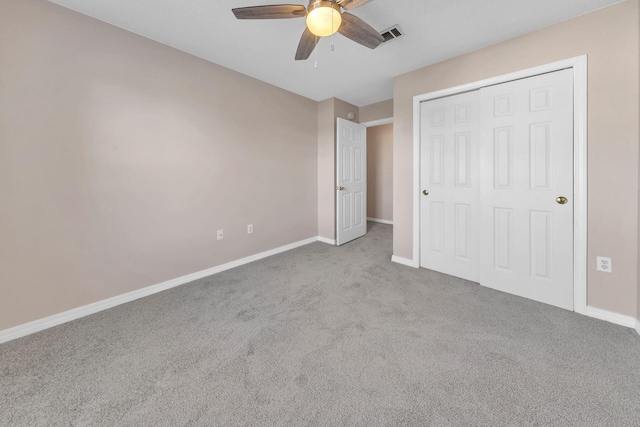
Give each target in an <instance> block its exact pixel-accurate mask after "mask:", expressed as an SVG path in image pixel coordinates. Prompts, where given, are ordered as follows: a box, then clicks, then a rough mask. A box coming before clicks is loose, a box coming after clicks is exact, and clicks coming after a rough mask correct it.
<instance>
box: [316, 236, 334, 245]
mask: <svg viewBox="0 0 640 427" xmlns="http://www.w3.org/2000/svg"><path fill="white" fill-rule="evenodd" d="M318 242H322V243H327V244H329V245H333V246H335V245H336V241H335V240H333V239H327V238H326V237H320V236H318Z"/></svg>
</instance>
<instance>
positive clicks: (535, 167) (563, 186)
mask: <svg viewBox="0 0 640 427" xmlns="http://www.w3.org/2000/svg"><path fill="white" fill-rule="evenodd" d="M467 103H470V104H471V105H473V104H475V107H469V108H468V111H469V113H470V114H471V116H470V117H471V122H470V123H469V124H468V127H464V126H465V125H464V124H462V123H456V116H455V114H456V109H460V108H462V107H460V106H462V105H466V104H467ZM465 108H466V107H465ZM474 111H475V112H477V113H478V114H479V118H478V120H477V121H474V119H473V117H474V116H473V114H474ZM474 123H475V124H476V125H478V126H479V127H480V133H479V134H476V135H477V137H476V138H475V140H476V141H480V142H479V143H478V144H472V145H471V148H470V149H469V150H468V151H467V153H468V155H469V158H465V157H464V155H461V153H462V151H461V149H460V148H459V146H460V145H461V142H460V141H465V142H464V143H463V144H462V145H465V144H466V142H467V141H471V142H473V141H474V136H473V135H474V129H476V130H477V129H478V127H474V126H473V124H474ZM420 132H421V156H420V159H421V188H420V191H421V192H422V191H425V190H426V191H428V195H424V194H421V196H420V197H421V204H420V208H421V210H420V212H421V213H420V254H421V255H420V258H421V259H420V265H421V266H423V267H427V268H430V269H433V270H436V271H441V272H443V273H447V274H451V275H454V276H457V277H462V278H466V279H469V280H473V281H479V282H480V284H481V285H483V286H487V287H490V288H494V289H497V290H501V291H504V292H509V293H512V294H516V295H520V296H523V297H526V298H530V299H533V300H536V301H541V302H545V303H548V304H552V305H555V306H559V307H563V308H566V309H569V310H572V309H573V74H572V71H571V70H563V71H557V72H553V73H548V74H543V75H539V76H535V77H530V78H526V79H521V80H516V81H512V82H507V83H503V84H499V85H495V86H489V87H486V88H482V89H480V90H479V91H475V92H470V93H467V94H462V95H455V96H451V97H447V98H442V99H439V100H434V101H428V102H424V103H423V104H422V105H421V123H420ZM462 135H468V136H462ZM465 148H466V147H465ZM478 162H479V163H480V164H479V165H478ZM462 164H465V166H466V167H467V168H468V170H469V173H468V174H467V175H464V174H463V175H460V172H461V171H462V170H465V171H466V170H467V168H462V167H461V165H462ZM474 167H475V168H478V169H475V170H474ZM478 170H479V172H478ZM474 174H475V175H474ZM463 176H464V177H468V179H469V186H468V187H465V186H464V185H460V184H461V182H462V181H461V177H463ZM475 177H478V178H477V179H476V178H475ZM465 190H466V191H465ZM474 197H475V198H474ZM474 201H475V203H476V204H475V205H474ZM467 226H468V227H469V228H465V227H467ZM461 236H465V237H461ZM474 239H475V241H474ZM461 242H466V243H467V244H468V245H469V249H467V250H466V254H469V256H470V258H471V260H473V254H474V251H475V253H476V254H477V258H476V262H475V264H474V263H473V262H462V261H463V260H464V259H465V258H464V256H461V255H465V252H464V251H463V252H461V251H460V248H464V247H465V245H461ZM474 268H475V270H474Z"/></svg>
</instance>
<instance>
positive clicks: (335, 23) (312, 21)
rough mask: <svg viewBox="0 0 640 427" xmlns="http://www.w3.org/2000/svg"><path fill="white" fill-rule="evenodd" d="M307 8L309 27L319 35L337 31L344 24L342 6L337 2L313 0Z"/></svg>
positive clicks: (324, 35)
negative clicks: (341, 12)
mask: <svg viewBox="0 0 640 427" xmlns="http://www.w3.org/2000/svg"><path fill="white" fill-rule="evenodd" d="M307 10H308V12H307V27H308V28H309V31H311V32H312V33H313V34H314V35H316V36H318V37H326V36H330V35H332V34H334V33H336V32H337V31H338V29H339V28H340V24H342V15H341V14H340V6H338V4H337V3H335V2H332V1H312V2H311V4H309V8H308V9H307Z"/></svg>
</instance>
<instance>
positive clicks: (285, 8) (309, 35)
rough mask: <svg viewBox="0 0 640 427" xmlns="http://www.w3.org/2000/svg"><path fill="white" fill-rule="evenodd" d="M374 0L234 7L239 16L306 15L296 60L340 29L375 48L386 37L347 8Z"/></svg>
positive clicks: (273, 16)
mask: <svg viewBox="0 0 640 427" xmlns="http://www.w3.org/2000/svg"><path fill="white" fill-rule="evenodd" d="M370 1H372V0H329V1H321V0H311V1H310V2H309V6H308V7H306V8H305V7H304V6H302V5H299V4H275V5H265V6H250V7H239V8H235V9H233V10H232V11H233V14H234V15H235V16H236V18H238V19H286V18H302V17H306V20H307V28H305V30H304V33H302V38H301V39H300V43H299V44H298V50H297V51H296V60H301V59H307V58H309V56H310V55H311V52H313V50H314V49H315V47H316V44H318V41H319V40H320V37H325V36H330V35H332V34H335V33H336V32H339V33H340V34H342V35H343V36H345V37H347V38H349V39H351V40H353V41H354V42H356V43H360V44H361V45H363V46H366V47H368V48H370V49H375V48H376V47H377V46H378V45H380V43H382V42H383V41H384V38H383V37H382V36H381V35H380V34H379V33H378V32H377V31H376V30H374V29H373V28H372V27H371V26H370V25H369V24H367V23H366V22H364V21H363V20H362V19H360V18H358V17H357V16H355V15H352V14H350V13H349V12H343V11H341V9H344V10H352V9H355V8H357V7H360V6H362V5H364V4H366V3H369V2H370Z"/></svg>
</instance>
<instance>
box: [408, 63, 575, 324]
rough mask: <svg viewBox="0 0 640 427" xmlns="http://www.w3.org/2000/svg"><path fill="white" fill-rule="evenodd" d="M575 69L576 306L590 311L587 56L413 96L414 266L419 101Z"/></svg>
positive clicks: (417, 243)
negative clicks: (588, 277)
mask: <svg viewBox="0 0 640 427" xmlns="http://www.w3.org/2000/svg"><path fill="white" fill-rule="evenodd" d="M567 68H571V69H573V101H574V109H573V159H574V166H573V199H574V210H573V301H574V303H573V307H574V311H575V312H577V313H580V314H586V311H587V56H586V55H582V56H577V57H574V58H569V59H565V60H563V61H558V62H553V63H550V64H546V65H541V66H539V67H534V68H529V69H526V70H522V71H517V72H514V73H509V74H503V75H501V76H496V77H492V78H489V79H485V80H480V81H477V82H472V83H467V84H464V85H460V86H455V87H452V88H448V89H443V90H438V91H435V92H430V93H426V94H423V95H417V96H414V97H413V267H416V268H418V267H420V192H419V190H420V104H421V103H422V102H424V101H429V100H432V99H436V98H442V97H445V96H450V95H456V94H459V93H463V92H468V91H471V90H478V89H480V88H482V87H486V86H491V85H496V84H500V83H505V82H508V81H512V80H518V79H523V78H527V77H533V76H536V75H538V74H544V73H550V72H553V71H558V70H563V69H567Z"/></svg>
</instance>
